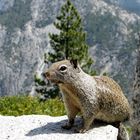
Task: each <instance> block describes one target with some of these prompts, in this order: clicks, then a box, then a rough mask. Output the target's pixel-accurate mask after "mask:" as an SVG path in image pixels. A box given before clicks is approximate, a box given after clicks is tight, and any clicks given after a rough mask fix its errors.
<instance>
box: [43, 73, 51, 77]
mask: <svg viewBox="0 0 140 140" xmlns="http://www.w3.org/2000/svg"><path fill="white" fill-rule="evenodd" d="M42 76H43V77H45V78H48V77H50V73H49V72H43V73H42Z"/></svg>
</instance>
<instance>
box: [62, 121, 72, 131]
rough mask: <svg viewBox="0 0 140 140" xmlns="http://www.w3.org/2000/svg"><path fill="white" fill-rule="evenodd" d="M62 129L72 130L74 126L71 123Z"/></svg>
mask: <svg viewBox="0 0 140 140" xmlns="http://www.w3.org/2000/svg"><path fill="white" fill-rule="evenodd" d="M61 128H63V129H67V130H69V129H71V128H72V125H71V124H69V123H66V124H65V125H62V126H61Z"/></svg>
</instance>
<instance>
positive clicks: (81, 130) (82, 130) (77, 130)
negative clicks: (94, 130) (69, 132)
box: [74, 128, 87, 133]
mask: <svg viewBox="0 0 140 140" xmlns="http://www.w3.org/2000/svg"><path fill="white" fill-rule="evenodd" d="M86 131H87V130H86V129H84V128H82V129H75V130H74V132H75V133H85V132H86Z"/></svg>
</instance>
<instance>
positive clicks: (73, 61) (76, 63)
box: [70, 59, 78, 69]
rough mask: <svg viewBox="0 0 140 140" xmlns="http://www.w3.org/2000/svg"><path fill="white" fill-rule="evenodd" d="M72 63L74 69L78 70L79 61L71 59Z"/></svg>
mask: <svg viewBox="0 0 140 140" xmlns="http://www.w3.org/2000/svg"><path fill="white" fill-rule="evenodd" d="M70 63H71V64H72V65H73V67H74V68H75V69H76V68H77V66H78V61H77V59H71V60H70Z"/></svg>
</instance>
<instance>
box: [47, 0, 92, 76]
mask: <svg viewBox="0 0 140 140" xmlns="http://www.w3.org/2000/svg"><path fill="white" fill-rule="evenodd" d="M81 21H82V20H81V17H80V15H79V13H78V12H77V10H76V8H75V7H74V5H73V4H72V3H71V2H70V0H67V1H66V3H65V4H64V5H63V6H62V8H61V11H60V14H59V15H58V16H57V20H56V22H54V26H55V27H56V28H57V29H58V30H59V31H60V33H59V34H50V44H51V47H52V49H53V52H49V53H48V57H47V59H49V60H50V61H51V62H52V63H53V62H56V61H59V60H63V59H77V60H78V61H79V63H80V64H81V67H82V68H83V69H84V70H85V71H86V72H88V73H90V72H91V64H92V63H93V60H92V59H91V57H89V55H88V47H89V46H88V45H87V44H86V33H85V32H84V31H83V27H82V25H81Z"/></svg>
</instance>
